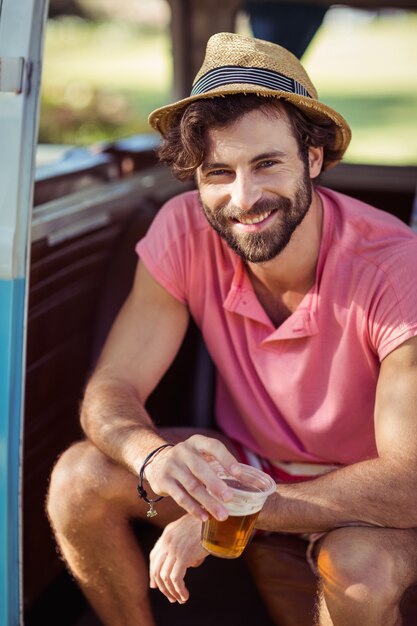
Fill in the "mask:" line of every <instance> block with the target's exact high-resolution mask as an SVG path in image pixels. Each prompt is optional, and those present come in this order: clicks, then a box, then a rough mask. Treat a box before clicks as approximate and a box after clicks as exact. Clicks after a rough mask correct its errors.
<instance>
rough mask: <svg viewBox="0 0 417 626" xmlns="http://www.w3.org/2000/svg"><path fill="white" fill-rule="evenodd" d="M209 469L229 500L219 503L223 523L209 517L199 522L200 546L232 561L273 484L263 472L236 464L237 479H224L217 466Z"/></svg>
mask: <svg viewBox="0 0 417 626" xmlns="http://www.w3.org/2000/svg"><path fill="white" fill-rule="evenodd" d="M211 465H212V467H214V469H215V471H216V474H217V475H218V476H219V478H222V479H223V480H224V482H225V483H226V484H227V485H228V487H229V488H230V489H231V491H232V494H233V496H232V498H231V500H229V501H228V502H222V505H223V506H224V507H225V508H226V509H227V511H228V513H229V517H228V518H227V519H226V520H225V521H224V522H219V521H218V520H216V519H215V518H213V517H211V516H210V518H209V519H208V520H207V521H205V522H203V526H202V530H201V545H202V546H203V548H204V549H205V550H207V552H209V553H210V554H213V555H214V556H218V557H221V558H223V559H236V558H237V557H238V556H240V555H241V554H242V552H243V550H244V549H245V548H246V546H247V544H248V542H249V539H250V537H251V535H252V531H253V529H254V527H255V522H256V520H257V518H258V515H259V513H260V511H261V509H262V507H263V505H264V504H265V501H266V499H267V498H268V496H270V495H271V494H272V493H274V491H275V488H276V483H275V481H274V480H273V479H272V478H271V477H270V476H268V474H265V472H262V471H261V470H258V469H257V468H255V467H251V466H250V465H244V464H243V463H239V467H240V472H239V475H238V476H232V475H228V474H227V472H226V471H225V470H224V468H223V467H222V466H221V465H220V464H219V463H217V462H212V463H211Z"/></svg>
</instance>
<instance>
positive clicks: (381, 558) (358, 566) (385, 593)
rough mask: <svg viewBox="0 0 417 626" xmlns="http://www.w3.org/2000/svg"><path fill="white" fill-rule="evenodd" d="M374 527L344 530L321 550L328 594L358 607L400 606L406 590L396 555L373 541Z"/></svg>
mask: <svg viewBox="0 0 417 626" xmlns="http://www.w3.org/2000/svg"><path fill="white" fill-rule="evenodd" d="M372 531H373V529H371V528H340V529H338V530H334V531H332V532H330V533H329V534H328V535H327V536H326V537H325V539H324V540H323V543H322V545H321V548H320V552H319V556H318V561H317V565H318V570H319V575H320V579H321V583H322V589H323V592H324V594H325V595H329V596H330V597H332V598H333V599H337V600H338V601H339V602H340V601H342V602H344V603H351V604H355V605H362V606H364V605H368V606H372V605H374V606H378V605H379V606H388V605H396V604H398V602H399V600H400V598H401V596H402V593H403V592H404V588H402V585H401V580H400V577H399V576H398V570H397V567H396V563H397V559H396V555H395V553H393V551H392V550H390V549H389V547H388V546H384V545H383V544H381V543H380V542H378V543H377V542H374V541H373V540H372V539H373V537H372V534H371V533H372Z"/></svg>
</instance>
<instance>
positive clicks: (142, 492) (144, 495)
mask: <svg viewBox="0 0 417 626" xmlns="http://www.w3.org/2000/svg"><path fill="white" fill-rule="evenodd" d="M173 445H174V444H173V443H164V445H163V446H159V448H155V450H152V452H150V453H149V454H148V456H147V457H146V459H145V460H144V462H143V465H142V467H141V468H140V472H139V483H138V494H139V498H142V500H144V501H145V502H146V503H147V504H149V511H147V513H146V517H155V515H158V513H157V511H156V509H154V506H153V505H154V504H155V502H159V500H162V498H163V497H164V496H158V497H157V498H154V499H153V500H150V499H149V498H148V494H147V492H146V489H145V488H144V486H143V478H144V473H145V468H146V466H147V465H148V464H149V463H150V461H151V460H152V458H153V457H154V456H155V454H157V453H158V452H160V451H161V450H163V449H164V448H171V447H172V446H173Z"/></svg>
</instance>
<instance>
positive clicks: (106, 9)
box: [39, 0, 417, 165]
mask: <svg viewBox="0 0 417 626" xmlns="http://www.w3.org/2000/svg"><path fill="white" fill-rule="evenodd" d="M169 21H170V10H169V6H168V2H167V1H166V0H146V1H145V0H136V1H135V0H118V1H117V3H116V2H114V0H51V3H50V13H49V20H48V26H47V35H46V44H45V46H46V49H45V61H44V69H43V87H42V100H41V120H40V134H39V141H40V143H55V144H71V145H87V144H93V143H97V142H108V141H114V140H116V139H118V138H122V137H126V136H129V135H133V134H137V133H143V132H149V130H150V129H149V127H148V125H147V116H148V114H149V113H150V111H151V110H153V109H154V108H156V107H157V106H160V105H163V104H166V103H168V102H169V101H170V91H171V84H172V59H171V54H172V53H171V42H170V34H169ZM236 30H237V31H238V32H244V33H247V34H250V33H251V31H250V25H249V22H248V20H247V17H246V16H245V14H244V13H243V12H242V13H241V14H240V15H239V17H238V20H237V24H236ZM416 58H417V13H416V12H405V11H399V10H384V11H379V12H370V11H361V10H355V11H354V10H350V9H347V8H343V7H335V8H332V9H331V10H329V11H328V13H327V15H326V18H325V20H324V23H323V25H322V26H321V28H320V29H319V31H318V33H317V35H316V37H315V38H314V40H313V41H312V43H311V44H310V46H309V48H308V50H307V52H306V54H305V56H304V57H303V63H304V65H305V66H306V68H307V71H308V72H309V74H310V76H311V78H312V80H313V82H314V83H315V84H316V86H317V88H318V91H319V93H320V96H321V98H322V99H323V100H324V101H325V102H327V103H328V104H329V105H330V106H334V107H335V108H336V109H337V110H338V111H339V112H340V113H342V115H344V116H345V117H346V119H347V120H348V122H349V123H350V124H351V126H352V130H353V141H352V144H351V146H350V148H349V151H348V153H347V155H346V160H348V161H354V162H362V163H390V164H398V165H404V164H410V165H415V164H417V141H416V140H417V115H416V112H417V63H416V61H415V59H416Z"/></svg>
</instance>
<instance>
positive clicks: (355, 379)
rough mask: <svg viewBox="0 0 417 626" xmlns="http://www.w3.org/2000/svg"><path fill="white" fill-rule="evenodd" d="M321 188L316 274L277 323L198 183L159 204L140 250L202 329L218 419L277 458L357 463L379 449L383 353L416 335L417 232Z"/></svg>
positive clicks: (230, 431)
mask: <svg viewBox="0 0 417 626" xmlns="http://www.w3.org/2000/svg"><path fill="white" fill-rule="evenodd" d="M318 192H319V194H320V197H321V199H322V202H323V207H324V219H323V234H322V241H321V247H320V255H319V262H318V268H317V276H316V284H315V285H314V287H313V288H312V289H311V290H310V291H309V292H308V293H307V294H306V295H305V297H304V299H303V300H302V302H301V304H300V305H299V307H298V308H297V309H296V311H295V312H294V313H293V314H292V315H291V316H290V317H289V318H288V319H287V320H286V321H285V322H284V323H283V324H282V325H281V326H279V327H278V328H275V327H274V326H273V324H272V323H271V321H270V320H269V318H268V316H267V315H266V313H265V311H264V310H263V308H262V306H261V305H260V303H259V301H258V299H257V297H256V295H255V293H254V291H253V288H252V284H251V282H250V280H249V277H248V275H247V273H246V270H245V264H244V263H243V261H242V260H241V259H240V258H239V257H238V256H237V255H236V254H235V253H234V252H232V251H231V250H230V249H229V248H228V246H227V245H226V244H225V243H224V242H223V240H222V239H221V238H220V237H219V236H218V235H217V234H216V233H215V232H214V231H213V229H212V228H211V227H210V226H209V224H208V223H207V221H206V218H205V217H204V214H203V212H202V210H201V208H200V206H199V202H198V196H197V193H196V192H188V193H185V194H182V195H180V196H177V197H176V198H173V199H172V200H170V201H169V202H168V203H167V204H166V205H165V206H164V207H163V208H162V209H161V210H160V212H159V213H158V215H157V216H156V218H155V220H154V221H153V223H152V225H151V227H150V229H149V232H148V234H147V235H146V236H145V238H144V239H142V240H141V241H140V242H139V244H138V245H137V252H138V254H139V255H140V257H141V259H142V260H143V262H144V264H145V265H146V267H147V268H148V270H149V271H150V272H151V274H152V275H153V276H154V278H155V279H156V280H157V281H158V282H159V283H160V284H161V285H162V286H163V287H164V288H165V289H166V290H167V291H168V292H169V293H170V294H172V295H173V296H174V297H175V298H177V299H178V300H179V301H181V302H183V303H186V304H187V306H188V307H189V310H190V312H191V314H192V316H193V317H194V319H195V321H196V323H197V325H198V326H199V327H200V329H201V331H202V333H203V336H204V339H205V342H206V344H207V348H208V350H209V352H210V355H211V357H212V359H213V361H214V363H215V365H216V367H217V371H218V386H217V398H216V415H217V420H218V425H219V427H220V428H221V429H222V430H223V431H224V432H225V433H227V434H228V435H229V436H230V437H233V438H234V439H237V440H238V441H240V442H241V443H242V444H244V445H245V446H247V447H248V448H250V449H252V450H253V451H254V452H256V453H258V454H260V455H262V456H265V457H267V458H268V459H270V460H271V461H301V462H302V461H304V462H313V463H340V464H349V463H354V462H357V461H360V460H363V459H367V458H372V457H375V456H376V455H377V450H376V444H375V434H374V420H373V412H374V400H375V385H376V381H377V377H378V371H379V363H380V361H381V360H382V359H383V358H384V357H385V356H386V355H387V354H388V353H389V352H391V351H392V350H393V349H394V348H396V347H397V346H398V345H399V344H401V343H402V342H403V341H405V340H406V339H409V338H410V337H413V336H414V335H416V334H417V288H416V286H415V285H416V272H417V236H416V235H415V234H414V233H413V232H412V231H411V230H410V229H409V228H408V227H407V226H405V225H404V224H403V223H402V222H400V221H399V220H398V219H396V218H394V217H392V216H391V215H389V214H387V213H384V212H382V211H378V210H377V209H374V208H372V207H370V206H368V205H366V204H364V203H362V202H359V201H358V200H354V199H352V198H349V197H347V196H344V195H342V194H339V193H336V192H334V191H330V190H329V189H324V188H320V189H319V190H318Z"/></svg>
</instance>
